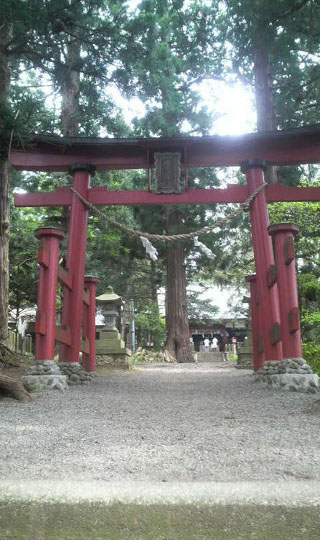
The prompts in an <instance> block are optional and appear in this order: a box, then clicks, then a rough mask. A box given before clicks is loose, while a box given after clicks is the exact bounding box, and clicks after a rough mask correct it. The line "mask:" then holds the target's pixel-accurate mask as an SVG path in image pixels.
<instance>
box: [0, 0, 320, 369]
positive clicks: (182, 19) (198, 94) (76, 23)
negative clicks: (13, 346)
mask: <svg viewBox="0 0 320 540" xmlns="http://www.w3.org/2000/svg"><path fill="white" fill-rule="evenodd" d="M0 26H1V33H0V134H1V153H0V275H1V280H0V342H2V343H6V340H7V328H8V307H9V308H10V309H16V310H17V312H18V313H19V311H20V310H21V309H22V308H24V307H25V306H30V305H34V304H35V301H36V285H37V283H36V282H37V268H36V253H37V241H36V239H35V238H34V230H35V229H36V228H38V227H40V226H44V225H49V224H50V225H55V226H60V227H63V228H66V227H67V224H68V212H67V211H65V210H63V209H55V210H54V211H53V210H52V209H50V210H49V209H46V208H41V209H33V208H26V209H16V208H14V206H13V193H14V192H15V191H17V190H21V189H22V190H24V191H27V192H36V191H50V190H54V189H56V188H57V187H59V186H64V185H70V182H71V178H70V177H68V176H67V175H62V174H44V173H41V174H40V173H39V174H35V173H20V172H17V171H15V170H13V169H11V168H10V167H9V159H8V158H9V154H10V148H11V146H12V144H14V142H15V141H16V140H19V141H21V140H27V139H28V138H30V135H31V134H42V135H52V134H55V135H62V136H86V137H97V136H103V137H137V136H139V137H161V136H170V137H175V136H196V135H197V136H201V135H208V134H214V133H221V129H223V130H224V133H228V132H230V131H231V130H234V126H233V125H231V126H230V125H228V124H227V123H226V122H225V120H224V115H226V114H227V113H228V106H227V104H226V100H223V99H222V97H221V95H222V94H226V95H228V96H230V110H233V111H235V110H237V109H238V110H239V111H240V110H242V109H243V108H244V104H243V102H242V98H243V97H244V96H245V95H247V96H252V98H253V106H254V108H255V114H251V118H252V119H254V121H255V124H256V125H255V126H252V129H251V131H253V130H258V131H270V130H274V129H286V128H296V127H301V126H304V125H310V124H317V123H319V122H320V111H319V97H320V86H319V82H320V64H319V58H320V4H319V2H318V0H301V1H299V0H269V1H268V2H265V1H264V0H223V1H214V0H201V1H198V0H143V1H142V2H135V1H127V2H124V1H120V0H91V1H90V2H89V1H85V0H41V1H40V0H28V2H25V1H22V0H2V9H1V13H0ZM222 107H224V108H225V109H224V110H222ZM128 109H131V115H128V114H127V111H128ZM135 110H136V114H135ZM248 114H249V112H248ZM248 126H250V122H249V121H248V124H247V126H246V127H248ZM228 130H230V131H228ZM189 176H190V187H191V189H199V188H205V187H207V188H209V187H217V186H221V185H225V184H226V182H239V183H244V182H245V179H244V177H243V176H242V175H241V173H240V172H239V171H236V170H227V169H225V170H221V169H220V170H217V169H193V170H190V171H189ZM266 178H267V181H268V182H275V181H281V182H282V183H284V184H286V185H294V186H299V185H320V180H319V169H318V167H315V166H308V167H306V166H301V167H281V168H277V169H275V168H270V169H269V170H268V171H267V174H266ZM92 185H108V187H109V189H111V190H116V189H145V188H146V173H145V171H110V172H107V173H99V174H97V175H96V176H95V177H94V178H93V181H92ZM234 209H235V207H234V206H232V205H229V206H221V205H220V206H219V207H218V206H216V205H210V206H207V207H206V206H194V207H179V208H178V207H169V208H163V207H156V208H150V207H149V208H144V207H131V208H128V207H121V208H108V210H107V212H108V214H109V215H110V216H112V217H113V218H115V219H116V220H117V221H119V222H121V223H124V224H126V225H129V226H131V227H134V228H138V229H140V230H144V231H147V232H153V233H162V232H164V231H165V232H169V233H179V232H190V231H194V230H197V229H199V228H201V227H203V226H204V225H207V224H209V223H212V222H214V221H215V220H217V219H218V218H220V217H221V216H222V215H223V216H225V215H228V214H230V213H231V212H232V211H233V210H234ZM269 210H270V219H271V222H272V223H277V222H279V221H286V220H289V221H291V222H293V223H296V224H297V225H299V227H300V233H299V235H298V237H297V241H296V252H297V267H298V274H299V294H300V307H301V312H302V324H303V338H304V341H305V348H304V354H305V356H306V359H307V360H309V361H310V359H313V360H312V361H313V362H319V363H320V330H319V329H320V256H319V253H320V251H319V247H320V231H319V217H320V204H318V203H317V204H311V203H310V204H302V203H295V204H289V203H278V204H274V205H270V206H269ZM200 241H201V242H203V243H204V244H205V245H206V246H207V247H208V248H209V249H210V250H211V251H212V253H213V254H214V257H212V258H208V257H206V256H205V255H204V254H203V253H202V252H201V251H199V249H198V248H197V247H195V246H194V244H193V243H191V242H185V243H176V244H175V245H174V246H171V245H164V244H160V245H158V246H157V248H158V251H159V261H158V262H154V261H152V260H150V259H149V258H148V257H147V256H146V254H145V251H144V249H143V247H142V245H141V244H140V241H139V240H137V239H136V238H133V237H130V236H128V235H126V234H124V233H122V232H120V231H119V230H117V229H115V228H112V227H110V226H109V225H107V224H106V223H105V222H103V221H102V220H100V219H98V218H97V217H96V216H93V215H92V216H90V218H89V233H88V246H87V262H86V273H90V274H95V275H98V277H99V278H100V280H101V285H100V288H101V291H100V290H98V292H99V293H100V292H103V290H104V289H105V288H106V286H107V285H112V286H113V287H114V290H116V291H117V293H119V294H121V295H122V296H123V297H124V299H125V301H126V302H127V303H128V304H130V303H131V304H132V301H134V305H135V310H136V313H137V322H138V325H140V326H141V327H144V328H145V327H146V326H147V327H149V328H150V330H151V332H152V334H153V339H154V342H155V346H156V347H160V346H161V345H162V344H163V342H164V340H166V346H167V348H168V349H169V350H170V351H171V352H172V353H173V354H175V355H176V357H177V359H178V360H179V361H190V360H191V350H190V345H189V333H188V308H189V316H190V317H192V316H193V317H197V318H202V319H203V320H205V319H206V318H208V317H209V318H210V317H212V316H213V315H214V314H215V312H216V308H215V306H214V305H212V304H210V303H209V302H205V303H203V302H202V303H201V301H199V298H198V297H197V295H193V297H192V298H189V300H188V299H187V293H186V287H187V284H188V283H190V282H192V281H197V282H199V283H202V284H203V285H204V287H206V286H208V285H211V284H218V285H221V286H223V287H225V288H227V287H230V286H231V285H232V286H235V287H241V286H242V285H243V283H244V277H245V275H246V274H250V273H253V272H254V261H253V253H252V245H251V236H250V229H249V221H248V216H247V215H245V214H243V215H242V216H240V217H238V218H237V219H236V220H233V221H232V222H230V224H229V226H228V227H226V228H224V229H217V230H215V231H214V232H213V233H211V234H210V235H206V236H204V237H201V238H200ZM64 249H66V246H64ZM160 287H165V289H166V324H167V331H166V333H165V331H164V323H163V321H162V319H161V316H160V313H159V306H158V291H159V288H160ZM142 339H143V337H142ZM319 368H320V366H319Z"/></svg>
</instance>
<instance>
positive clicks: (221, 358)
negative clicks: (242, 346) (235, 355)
mask: <svg viewBox="0 0 320 540" xmlns="http://www.w3.org/2000/svg"><path fill="white" fill-rule="evenodd" d="M231 354H232V353H230V352H220V351H219V352H218V351H217V352H216V351H211V352H199V353H197V360H196V362H197V363H198V364H201V363H206V362H228V361H229V360H230V357H231Z"/></svg>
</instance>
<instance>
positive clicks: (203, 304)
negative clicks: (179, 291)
mask: <svg viewBox="0 0 320 540" xmlns="http://www.w3.org/2000/svg"><path fill="white" fill-rule="evenodd" d="M201 294H202V291H200V292H194V291H192V292H189V293H188V315H189V320H192V321H197V322H200V321H201V322H202V323H203V324H209V323H210V321H212V319H214V318H215V316H216V315H217V312H218V308H217V306H215V305H213V304H212V301H209V300H203V299H201V298H200V296H201Z"/></svg>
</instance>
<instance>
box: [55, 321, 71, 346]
mask: <svg viewBox="0 0 320 540" xmlns="http://www.w3.org/2000/svg"><path fill="white" fill-rule="evenodd" d="M56 341H58V342H59V343H63V344H64V345H68V346H69V347H70V345H71V343H72V335H71V330H70V328H69V327H68V326H63V325H62V326H57V327H56Z"/></svg>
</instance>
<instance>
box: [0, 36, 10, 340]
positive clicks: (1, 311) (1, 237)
mask: <svg viewBox="0 0 320 540" xmlns="http://www.w3.org/2000/svg"><path fill="white" fill-rule="evenodd" d="M8 40H9V34H8V32H6V30H5V28H2V29H1V32H0V101H1V103H2V104H3V105H6V104H8V102H9V91H10V68H9V64H8V58H7V56H6V50H5V48H6V44H7V41H8ZM4 110H5V107H4ZM1 124H2V122H1V119H0V129H1V131H2V132H0V141H1V142H0V144H1V148H0V343H4V344H6V343H7V341H8V292H9V228H10V200H9V175H8V157H7V154H8V144H9V142H8V139H9V136H8V134H7V133H5V132H3V130H2V126H1Z"/></svg>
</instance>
